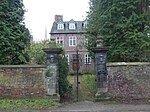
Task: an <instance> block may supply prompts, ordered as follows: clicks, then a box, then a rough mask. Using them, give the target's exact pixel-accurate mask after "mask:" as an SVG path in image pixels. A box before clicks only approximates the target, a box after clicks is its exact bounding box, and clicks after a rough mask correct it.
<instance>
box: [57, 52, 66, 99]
mask: <svg viewBox="0 0 150 112" xmlns="http://www.w3.org/2000/svg"><path fill="white" fill-rule="evenodd" d="M58 69H59V79H58V83H59V94H60V97H61V98H64V97H65V95H66V93H67V92H68V91H69V81H68V80H67V76H68V73H69V68H68V63H67V58H66V57H65V53H64V52H63V53H62V56H60V57H59V64H58Z"/></svg>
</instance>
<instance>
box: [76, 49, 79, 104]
mask: <svg viewBox="0 0 150 112" xmlns="http://www.w3.org/2000/svg"><path fill="white" fill-rule="evenodd" d="M76 54H77V64H76V68H77V71H76V97H77V102H78V99H79V87H78V83H79V81H78V76H79V73H78V67H79V56H78V49H77V48H76Z"/></svg>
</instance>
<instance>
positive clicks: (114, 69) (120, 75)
mask: <svg viewBox="0 0 150 112" xmlns="http://www.w3.org/2000/svg"><path fill="white" fill-rule="evenodd" d="M107 69H108V74H109V81H108V84H109V87H108V90H109V93H111V94H112V95H113V96H115V97H121V98H133V99H139V98H150V63H111V64H108V68H107Z"/></svg>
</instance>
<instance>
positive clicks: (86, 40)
mask: <svg viewBox="0 0 150 112" xmlns="http://www.w3.org/2000/svg"><path fill="white" fill-rule="evenodd" d="M87 45H88V38H87V37H85V36H84V46H87Z"/></svg>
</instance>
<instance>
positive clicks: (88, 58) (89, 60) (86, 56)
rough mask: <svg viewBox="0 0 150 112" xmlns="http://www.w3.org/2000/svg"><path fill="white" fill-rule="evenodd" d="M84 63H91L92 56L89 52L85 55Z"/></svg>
mask: <svg viewBox="0 0 150 112" xmlns="http://www.w3.org/2000/svg"><path fill="white" fill-rule="evenodd" d="M84 64H91V57H90V56H89V54H85V55H84Z"/></svg>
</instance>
